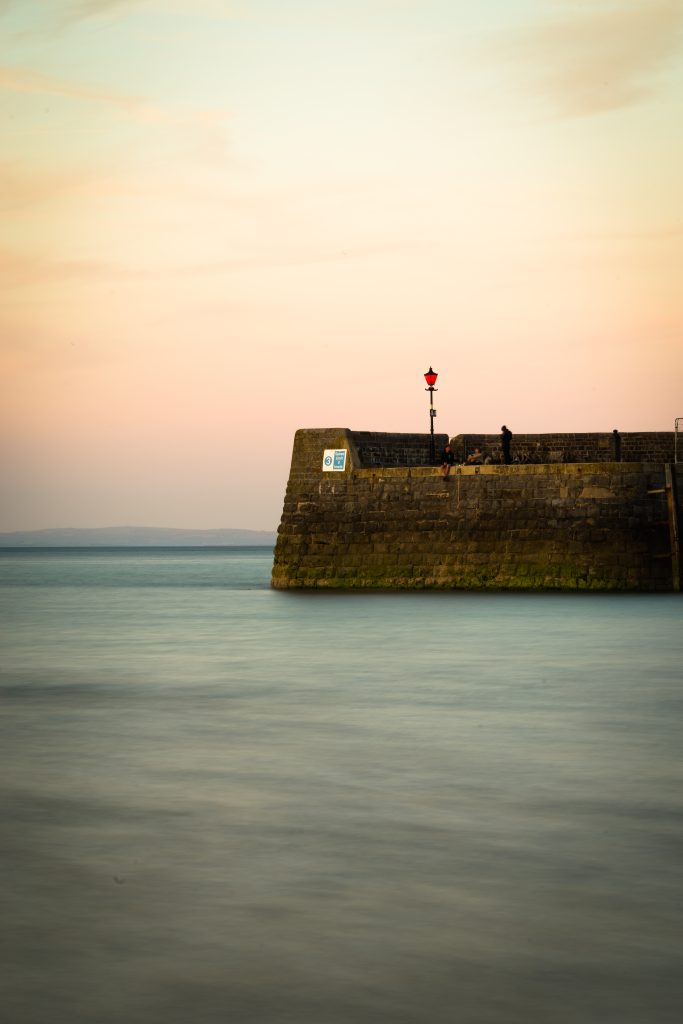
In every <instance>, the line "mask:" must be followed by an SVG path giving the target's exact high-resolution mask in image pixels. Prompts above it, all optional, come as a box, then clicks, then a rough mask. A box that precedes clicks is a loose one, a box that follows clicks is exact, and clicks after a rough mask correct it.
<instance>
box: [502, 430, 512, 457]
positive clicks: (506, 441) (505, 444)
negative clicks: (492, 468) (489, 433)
mask: <svg viewBox="0 0 683 1024" xmlns="http://www.w3.org/2000/svg"><path fill="white" fill-rule="evenodd" d="M510 441H512V431H511V430H508V428H507V427H506V426H505V424H503V426H502V427H501V428H500V443H501V447H502V449H503V462H504V463H505V465H506V466H509V465H510V463H511V462H512V458H511V456H510Z"/></svg>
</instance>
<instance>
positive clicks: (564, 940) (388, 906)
mask: <svg viewBox="0 0 683 1024" xmlns="http://www.w3.org/2000/svg"><path fill="white" fill-rule="evenodd" d="M271 564H272V552H271V550H270V549H268V548H244V547H241V548H192V549H187V548H182V549H181V548H139V549H121V548H116V549H101V548H88V549H75V548H71V549H59V550H58V549H13V550H10V549H4V550H2V551H0V622H1V624H2V654H1V660H0V768H1V771H0V811H1V814H0V863H1V864H2V873H1V876H0V886H1V888H0V892H1V893H2V898H1V900H0V933H1V936H2V950H1V960H2V970H1V972H0V989H1V992H0V1016H2V1019H3V1021H6V1022H7V1024H285V1022H286V1024H383V1022H387V1024H535V1022H538V1024H674V1022H675V1024H678V1022H679V1021H680V1020H681V1015H682V1012H683V1011H682V1010H681V1007H682V1006H683V960H682V956H681V954H682V952H683V942H682V940H683V905H682V903H683V901H682V898H681V897H682V895H683V884H682V883H683V759H682V750H683V735H682V724H683V628H682V613H683V598H682V597H681V595H677V594H643V595H637V594H586V593H581V594H560V593H535V594H530V593H472V592H469V593H468V592H449V593H434V592H431V593H430V592H413V593H365V592H356V593H339V592H337V593H325V592H306V593H295V592H279V591H274V590H272V589H271V588H270V570H271Z"/></svg>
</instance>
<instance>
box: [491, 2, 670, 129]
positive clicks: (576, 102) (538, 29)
mask: <svg viewBox="0 0 683 1024" xmlns="http://www.w3.org/2000/svg"><path fill="white" fill-rule="evenodd" d="M562 6H563V8H564V13H563V15H562V16H558V17H555V18H554V19H552V20H548V21H545V22H544V23H542V24H539V25H535V26H533V27H530V28H528V29H526V30H522V31H521V32H520V33H518V34H516V35H514V36H513V37H512V38H507V39H505V40H504V41H502V42H500V43H499V44H497V45H496V47H495V52H496V56H498V57H501V56H502V57H503V58H505V59H507V60H510V61H512V62H514V63H515V64H516V65H517V67H518V70H519V73H520V74H521V76H522V77H524V78H526V79H527V81H528V83H529V84H530V86H531V87H532V88H533V89H534V90H535V91H537V92H540V93H541V94H542V95H543V96H544V97H545V98H546V99H547V100H548V101H549V102H551V103H552V104H553V105H554V106H555V107H556V109H557V110H558V111H559V112H560V114H561V115H563V116H569V117H576V116H583V115H590V114H596V113H600V112H602V111H606V110H614V109H616V108H619V107H625V106H629V105H631V104H635V103H639V102H641V101H642V100H643V99H645V98H646V97H647V96H648V95H649V94H650V93H652V92H654V91H655V89H656V87H657V79H658V76H659V75H660V74H661V73H662V72H663V71H664V70H665V69H666V67H667V66H668V65H669V64H670V63H671V62H672V61H673V60H674V58H675V55H676V53H677V52H678V51H679V49H680V45H681V37H682V34H683V3H681V0H648V2H647V3H643V2H642V0H589V2H588V3H582V4H581V5H580V8H577V4H576V3H574V2H568V0H563V4H562Z"/></svg>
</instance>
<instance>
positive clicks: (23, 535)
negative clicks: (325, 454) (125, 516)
mask: <svg viewBox="0 0 683 1024" xmlns="http://www.w3.org/2000/svg"><path fill="white" fill-rule="evenodd" d="M275 538H276V534H275V531H274V530H173V529H166V528H165V527H155V526H104V527H101V528H98V529H90V530H79V529H59V530H20V531H17V532H15V533H0V547H3V548H31V547H36V548H38V547H40V548H48V547H52V548H67V547H68V548H87V547H101V548H116V547H131V548H132V547H169V548H170V547H224V546H239V547H246V546H249V545H254V546H263V547H274V546H275Z"/></svg>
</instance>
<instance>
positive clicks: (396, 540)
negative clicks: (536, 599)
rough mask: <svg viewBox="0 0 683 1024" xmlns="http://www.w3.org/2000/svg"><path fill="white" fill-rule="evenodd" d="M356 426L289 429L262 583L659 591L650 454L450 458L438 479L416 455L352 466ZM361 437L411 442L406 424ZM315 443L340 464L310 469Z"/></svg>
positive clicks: (660, 523) (662, 511)
mask: <svg viewBox="0 0 683 1024" xmlns="http://www.w3.org/2000/svg"><path fill="white" fill-rule="evenodd" d="M360 436H362V435H360V434H359V433H358V432H352V431H349V430H346V429H344V428H329V429H321V430H300V431H297V434H296V437H295V442H294V450H293V454H292V466H291V472H290V477H289V482H288V486H287V493H286V496H285V502H284V508H283V515H282V522H281V525H280V529H279V533H278V541H277V545H276V548H275V560H274V565H273V575H272V583H273V586H274V587H276V588H281V589H287V588H292V587H327V588H330V587H362V588H399V589H414V588H423V587H429V588H435V589H446V588H465V589H482V588H492V589H505V588H536V589H563V590H576V589H591V590H597V589H602V590H612V589H614V590H670V589H672V586H673V579H672V559H671V532H670V529H669V523H668V517H667V499H666V494H665V493H664V490H663V488H664V481H665V468H664V465H663V464H662V463H657V461H656V460H652V461H646V462H619V463H615V462H604V461H602V462H599V461H596V462H593V463H564V464H562V463H553V464H545V465H512V466H502V465H485V466H476V467H474V466H467V467H466V466H462V467H456V468H455V469H454V470H453V471H452V472H451V475H450V476H449V477H448V478H447V479H444V478H443V477H442V475H441V472H440V470H439V469H438V468H434V467H430V466H425V465H417V464H413V465H403V466H398V465H396V464H395V463H394V464H393V465H391V466H388V467H387V466H378V465H374V466H364V465H363V464H362V461H361V457H360V455H359V452H358V447H357V444H356V439H357V438H358V437H360ZM404 436H405V437H408V438H409V443H408V442H407V443H405V444H404V443H403V437H404ZM557 436H558V437H559V436H561V435H557ZM572 436H574V437H582V436H587V435H572ZM591 436H592V437H594V438H595V439H596V442H595V443H596V445H597V443H598V442H599V441H600V440H601V437H600V435H591ZM624 436H625V435H624ZM638 436H643V437H644V436H646V435H638ZM372 437H373V438H377V437H381V438H382V443H383V444H384V445H385V446H387V445H390V443H391V442H390V439H391V438H392V437H393V438H396V439H397V449H398V450H399V451H400V452H403V453H405V452H406V451H409V450H410V451H413V452H418V451H420V450H421V448H420V436H419V435H418V436H417V440H416V435H388V434H387V435H372ZM421 440H422V442H426V444H427V451H428V447H429V436H428V435H422V436H421ZM439 443H440V445H441V444H442V443H443V441H442V439H441V438H440V439H439ZM658 443H659V442H658ZM377 446H378V447H377V450H379V442H377ZM423 447H424V445H423ZM326 448H346V449H347V450H348V452H349V455H348V457H347V466H346V469H345V471H344V472H323V470H322V453H323V451H324V449H326ZM439 450H440V448H439ZM401 457H402V458H403V457H406V456H405V455H402V456H401ZM682 476H683V466H679V467H678V477H676V474H674V480H676V478H678V481H679V484H678V489H679V492H680V488H681V486H682V485H683V479H682ZM650 492H654V493H650ZM679 527H680V524H679ZM680 535H681V531H680V528H679V536H680Z"/></svg>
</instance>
